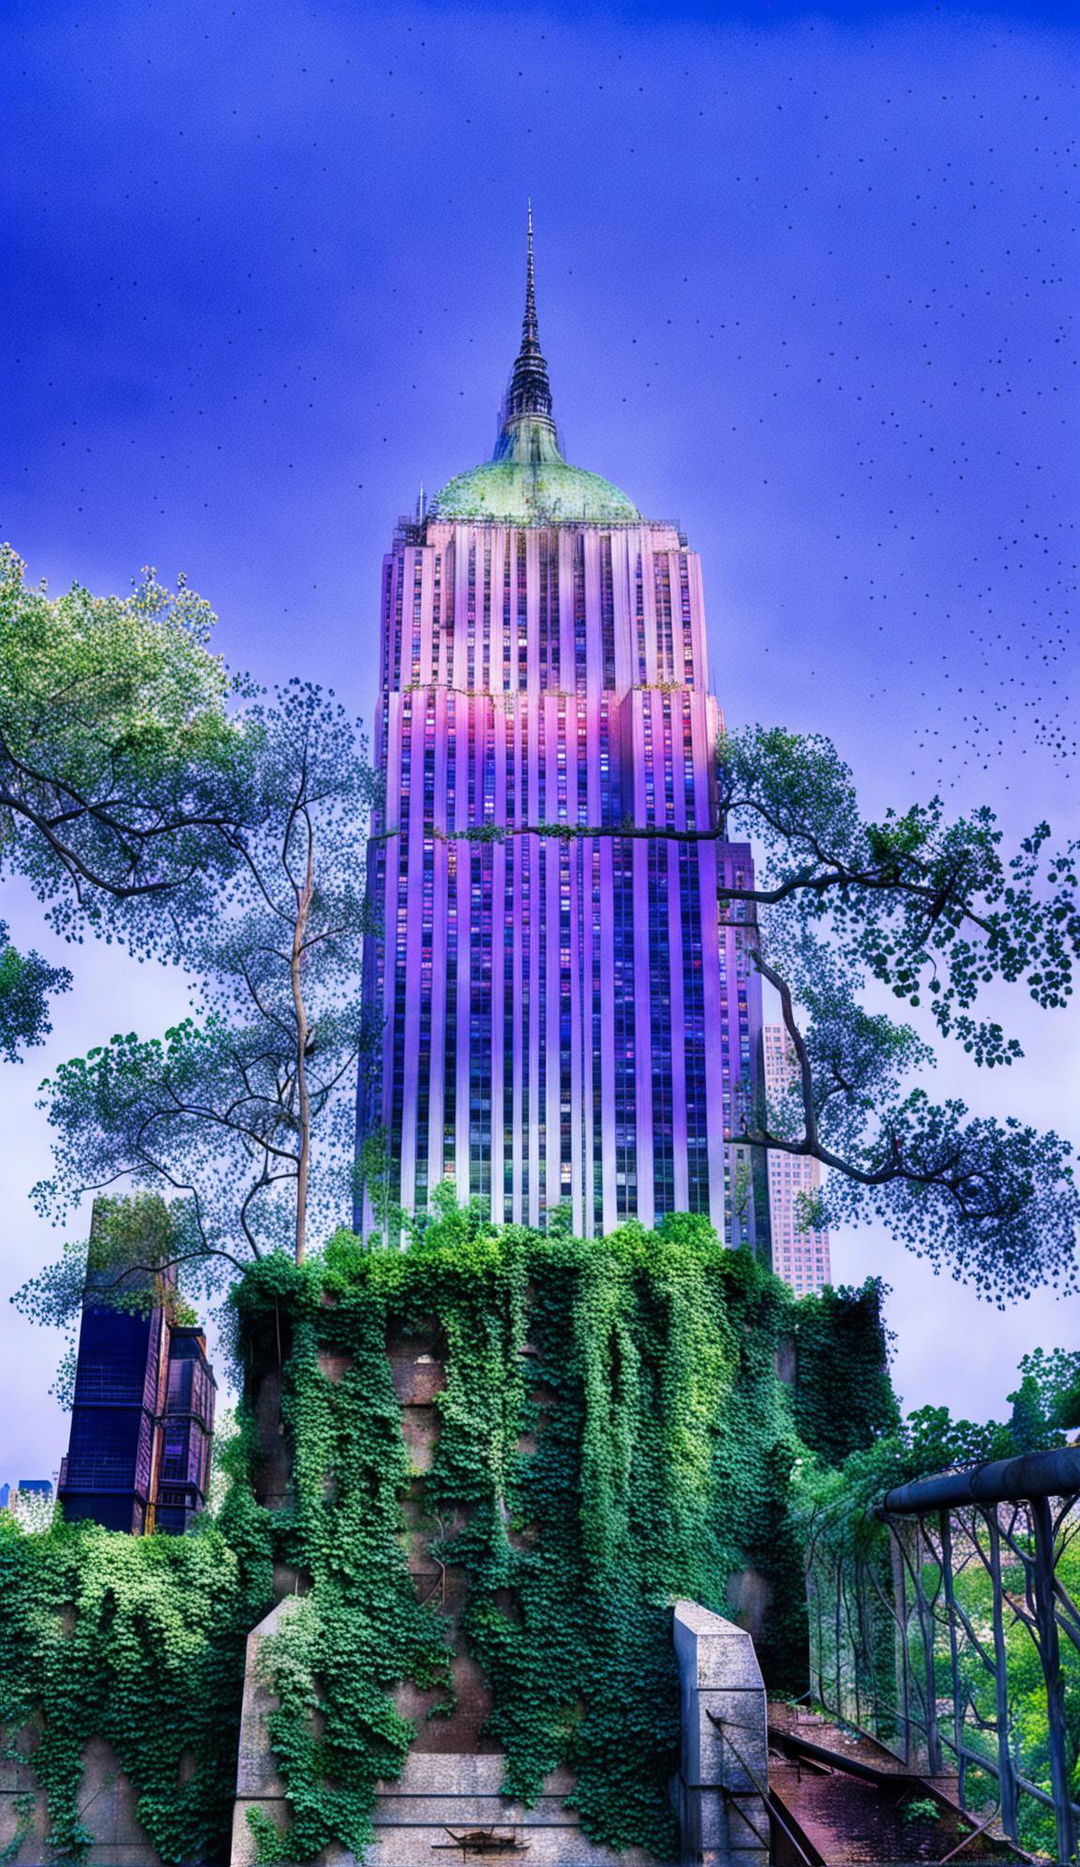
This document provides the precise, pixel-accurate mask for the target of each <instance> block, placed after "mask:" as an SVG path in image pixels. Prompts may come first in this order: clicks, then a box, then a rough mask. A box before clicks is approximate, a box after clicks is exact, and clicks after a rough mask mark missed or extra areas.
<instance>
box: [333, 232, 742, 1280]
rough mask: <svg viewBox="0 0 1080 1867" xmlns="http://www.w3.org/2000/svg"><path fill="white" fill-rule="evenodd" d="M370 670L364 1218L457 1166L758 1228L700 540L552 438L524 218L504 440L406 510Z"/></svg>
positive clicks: (516, 1183)
mask: <svg viewBox="0 0 1080 1867" xmlns="http://www.w3.org/2000/svg"><path fill="white" fill-rule="evenodd" d="M380 682H381V692H380V699H379V707H378V714H377V720H376V757H377V762H378V765H379V769H380V771H381V772H382V774H383V778H384V781H385V808H384V812H383V816H382V820H381V821H380V822H379V824H378V825H377V826H376V827H377V831H378V832H379V834H378V835H377V837H376V840H375V841H374V843H373V845H372V854H371V876H370V881H371V890H372V895H373V898H374V900H375V902H376V904H377V908H378V913H379V916H380V924H381V929H382V933H381V937H380V938H379V939H378V940H377V941H373V942H371V943H370V945H369V951H368V954H367V959H366V967H365V990H366V993H367V996H368V1002H369V1003H370V1004H371V1005H372V1007H373V1009H374V1010H375V1012H376V1015H377V1017H378V1018H379V1019H380V1020H381V1022H382V1051H381V1063H380V1067H379V1069H378V1070H377V1071H375V1072H374V1073H373V1076H372V1078H371V1079H369V1081H368V1083H367V1085H366V1086H362V1090H361V1097H360V1140H361V1143H362V1144H363V1143H364V1142H366V1143H367V1146H366V1148H364V1150H363V1155H362V1158H363V1160H364V1162H365V1164H366V1167H367V1169H368V1176H367V1189H366V1195H365V1199H364V1213H363V1224H364V1229H365V1230H367V1229H368V1228H369V1227H370V1226H371V1225H372V1223H373V1222H374V1219H375V1217H376V1215H377V1213H378V1211H379V1210H380V1206H381V1200H380V1195H381V1196H382V1199H384V1200H389V1201H390V1202H391V1203H394V1204H399V1205H401V1206H403V1207H404V1208H405V1209H406V1210H408V1211H421V1210H423V1209H424V1207H425V1206H426V1204H427V1201H428V1199H429V1197H430V1195H431V1193H432V1190H433V1189H434V1188H435V1187H436V1186H437V1185H438V1184H439V1183H440V1182H442V1181H444V1180H448V1181H449V1182H450V1183H451V1184H452V1185H453V1186H454V1187H455V1189H456V1191H457V1194H458V1197H459V1198H461V1199H466V1198H469V1197H470V1196H478V1197H480V1198H481V1199H482V1200H483V1201H484V1202H485V1203H487V1202H490V1207H491V1212H492V1215H493V1217H494V1218H495V1219H496V1220H506V1221H510V1220H517V1221H522V1222H525V1223H530V1224H534V1225H535V1224H543V1223H544V1222H545V1220H546V1217H547V1215H549V1214H550V1213H551V1212H552V1209H553V1208H555V1207H556V1206H559V1205H562V1204H565V1205H567V1206H568V1207H569V1209H570V1217H571V1222H572V1224H573V1227H574V1229H575V1231H577V1232H578V1233H579V1234H581V1235H583V1236H585V1237H590V1236H596V1235H599V1234H600V1233H602V1232H605V1231H608V1230H610V1229H611V1228H613V1227H614V1226H615V1225H617V1224H619V1223H620V1222H621V1221H622V1220H624V1219H627V1218H631V1217H637V1218H640V1219H641V1220H642V1221H643V1222H644V1223H645V1224H652V1223H653V1222H654V1221H656V1220H657V1219H659V1218H661V1217H662V1216H663V1215H664V1214H666V1213H671V1212H698V1213H704V1214H707V1215H711V1217H712V1219H713V1222H714V1223H715V1224H716V1225H717V1227H718V1228H719V1229H721V1230H722V1231H723V1232H724V1233H725V1235H726V1236H727V1237H728V1238H729V1239H730V1240H731V1241H732V1242H733V1243H735V1242H740V1241H742V1240H746V1241H747V1242H750V1243H751V1244H755V1245H756V1246H757V1247H758V1248H759V1249H767V1238H768V1222H767V1217H766V1206H767V1201H766V1198H765V1194H764V1171H763V1168H762V1170H761V1171H760V1172H754V1171H752V1168H751V1163H750V1161H749V1160H748V1159H746V1158H742V1159H737V1158H735V1155H736V1153H742V1150H735V1149H733V1148H732V1147H731V1145H730V1142H729V1137H730V1136H731V1134H732V1132H733V1131H736V1130H737V1128H738V1124H739V1120H740V1113H741V1110H742V1109H743V1108H744V1106H745V1105H746V1102H747V1098H748V1097H749V1096H750V1095H751V1094H752V1093H753V1092H754V1090H755V1087H756V1082H757V1075H758V1067H759V1066H758V1049H759V1043H760V1022H761V1015H760V997H759V985H758V978H757V975H756V973H755V971H754V969H753V966H752V963H751V961H750V959H749V955H748V951H747V946H746V939H747V936H746V934H745V932H744V931H743V928H742V926H741V924H740V923H741V921H742V912H741V910H740V909H739V908H737V907H728V906H726V905H723V904H721V902H720V901H719V895H720V891H721V888H722V886H723V884H724V883H725V882H726V883H727V884H728V885H729V886H730V885H737V884H738V883H739V882H741V881H744V880H745V879H746V878H747V877H749V875H750V873H751V858H750V849H749V846H748V845H746V844H741V843H729V842H725V841H723V840H720V838H719V836H718V835H717V832H718V830H719V828H720V826H719V823H718V815H717V794H716V782H715V775H714V766H715V745H716V738H717V732H718V729H719V726H720V715H719V710H718V707H717V703H716V701H715V700H714V699H713V697H712V695H711V694H710V692H709V681H708V665H707V648H706V632H705V613H704V606H703V601H702V588H701V570H700V565H699V561H698V559H697V557H696V555H695V554H694V553H693V552H692V551H690V550H689V549H688V548H687V543H686V540H685V538H683V537H682V536H681V535H680V534H679V532H678V530H677V529H676V527H675V526H673V525H671V524H667V523H662V522H657V521H654V520H649V519H645V518H643V517H642V515H641V513H640V512H639V511H638V510H637V508H636V507H635V506H634V505H633V504H632V503H631V501H630V500H629V499H628V498H627V496H626V494H625V493H622V492H620V491H619V490H618V488H617V487H615V486H612V485H611V484H610V483H609V482H608V481H607V480H604V479H601V478H599V477H598V475H596V474H594V473H587V472H585V471H584V470H583V469H581V468H579V467H573V466H570V465H569V463H568V462H567V461H566V459H565V458H564V455H563V451H562V447H561V445H560V438H559V435H558V433H557V431H556V427H555V422H554V420H553V417H552V397H551V388H550V385H549V381H548V373H547V365H546V363H545V361H544V358H543V355H542V354H541V350H540V342H539V334H538V328H537V315H536V298H535V291H534V281H533V255H532V231H531V226H530V233H529V256H528V272H527V287H526V299H525V317H524V323H523V327H522V338H521V349H520V351H519V354H518V357H517V361H516V362H515V364H514V368H513V373H512V375H511V379H510V386H509V389H508V392H507V395H506V399H505V402H504V405H503V410H502V423H501V430H500V433H499V438H498V441H497V444H496V447H495V453H494V456H493V458H492V459H491V460H490V461H489V462H487V463H486V464H485V465H483V466H480V467H476V468H474V469H473V470H472V471H471V472H469V473H464V474H462V475H460V476H459V477H458V478H456V479H453V480H451V481H450V482H449V484H448V485H447V486H445V487H444V488H443V490H442V491H441V492H440V493H439V494H438V495H437V497H436V498H435V499H434V500H433V502H432V504H431V508H430V510H429V511H428V512H427V513H426V514H425V513H423V512H422V511H421V512H420V513H418V515H417V518H416V520H415V521H402V522H401V524H400V526H399V528H398V532H397V536H396V537H395V539H394V544H393V549H392V550H391V552H390V554H389V555H388V557H387V558H386V560H385V563H384V567H383V583H382V663H381V676H380ZM662 828H666V829H669V830H670V831H672V832H673V834H672V835H671V836H662V835H656V834H650V832H655V831H656V830H658V829H662ZM590 831H592V832H593V833H591V834H590V833H589V832H590ZM686 831H692V832H705V833H706V834H705V835H704V836H703V837H702V838H701V839H700V840H685V839H684V840H680V833H682V832H686ZM376 1162H377V1163H378V1165H377V1167H376V1166H375V1163H376ZM373 1180H374V1181H376V1182H377V1184H374V1185H373ZM373 1193H374V1195H375V1197H374V1199H373Z"/></svg>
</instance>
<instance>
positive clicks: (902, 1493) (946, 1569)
mask: <svg viewBox="0 0 1080 1867" xmlns="http://www.w3.org/2000/svg"><path fill="white" fill-rule="evenodd" d="M1078 1532H1080V1449H1074V1448H1061V1449H1059V1450H1057V1451H1053V1452H1043V1453H1030V1454H1027V1455H1026V1456H1024V1457H1022V1458H1016V1459H1011V1460H1000V1461H997V1462H996V1463H995V1464H991V1465H981V1466H974V1467H971V1468H969V1469H967V1470H962V1471H953V1472H943V1473H939V1474H938V1475H937V1476H935V1477H933V1478H928V1479H922V1480H919V1481H917V1482H915V1483H912V1484H907V1485H901V1486H899V1487H897V1489H895V1490H893V1491H890V1492H889V1493H888V1495H887V1496H886V1498H885V1499H884V1502H883V1503H882V1504H881V1505H879V1506H878V1507H877V1508H876V1509H875V1510H874V1511H873V1512H871V1513H861V1512H859V1513H856V1515H855V1517H854V1518H853V1515H852V1506H851V1500H850V1498H847V1499H843V1498H840V1499H838V1500H837V1501H835V1502H834V1503H833V1504H832V1505H830V1507H828V1508H827V1509H822V1510H819V1511H818V1512H817V1513H816V1514H815V1516H814V1518H813V1520H812V1521H811V1523H810V1525H809V1537H808V1549H807V1603H808V1609H809V1621H810V1677H811V1694H812V1696H813V1697H814V1698H816V1699H817V1700H818V1701H819V1702H820V1703H821V1705H822V1706H824V1708H825V1709H826V1710H827V1711H829V1712H830V1713H832V1715H833V1716H835V1717H839V1718H841V1719H842V1720H844V1721H845V1722H846V1723H848V1724H850V1725H851V1726H853V1727H854V1728H855V1729H858V1730H861V1731H864V1732H866V1733H867V1734H868V1735H870V1736H872V1737H875V1738H876V1739H877V1740H878V1741H879V1742H880V1743H884V1744H887V1745H888V1747H889V1748H890V1749H891V1750H892V1751H893V1752H894V1753H895V1754H896V1755H897V1756H898V1757H900V1758H902V1759H903V1761H904V1762H905V1764H907V1765H908V1766H909V1767H912V1768H919V1769H920V1770H921V1771H922V1773H924V1774H925V1775H926V1776H928V1777H948V1778H950V1779H953V1780H955V1783H956V1788H957V1793H958V1796H959V1800H960V1801H961V1803H962V1804H963V1806H964V1808H965V1809H966V1810H967V1811H968V1812H969V1813H971V1814H972V1815H974V1816H976V1817H977V1818H978V1819H979V1820H980V1821H985V1822H986V1823H987V1824H989V1823H991V1822H994V1821H996V1822H998V1823H999V1824H1000V1828H1001V1830H1002V1831H1003V1832H1004V1834H1005V1835H1006V1836H1007V1837H1008V1839H1009V1840H1010V1841H1012V1842H1014V1843H1016V1844H1018V1845H1024V1844H1026V1845H1029V1846H1035V1847H1037V1848H1038V1849H1039V1850H1040V1852H1045V1851H1048V1850H1049V1848H1051V1847H1053V1848H1055V1849H1056V1854H1055V1858H1056V1859H1057V1860H1059V1861H1062V1862H1068V1861H1073V1860H1075V1859H1076V1854H1077V1836H1078V1818H1080V1803H1078V1802H1077V1801H1076V1800H1075V1799H1074V1794H1073V1790H1072V1784H1073V1782H1074V1780H1075V1776H1076V1770H1077V1765H1078V1760H1080V1758H1078V1752H1080V1606H1078V1605H1077V1601H1076V1599H1075V1597H1074V1595H1073V1594H1072V1593H1070V1591H1069V1588H1068V1587H1067V1586H1066V1581H1065V1571H1066V1570H1068V1571H1070V1572H1071V1571H1072V1570H1073V1569H1075V1568H1076V1562H1075V1557H1076V1556H1077V1554H1078V1553H1080V1545H1077V1549H1076V1550H1072V1552H1071V1555H1070V1554H1069V1552H1070V1548H1071V1545H1072V1544H1073V1542H1074V1540H1075V1539H1076V1537H1077V1534H1078Z"/></svg>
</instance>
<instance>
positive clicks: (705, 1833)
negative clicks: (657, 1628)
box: [674, 1601, 769, 1867]
mask: <svg viewBox="0 0 1080 1867" xmlns="http://www.w3.org/2000/svg"><path fill="white" fill-rule="evenodd" d="M674 1632H675V1657H676V1660H677V1662H678V1667H679V1693H680V1701H681V1722H682V1753H681V1757H680V1762H679V1774H678V1776H677V1777H676V1779H675V1800H676V1806H677V1809H678V1816H679V1834H680V1837H681V1853H682V1867H767V1863H768V1859H769V1811H768V1805H767V1802H766V1800H765V1796H764V1795H763V1793H762V1792H763V1790H765V1789H766V1787H767V1785H768V1780H769V1745H768V1728H767V1718H766V1708H765V1686H764V1682H763V1680H762V1677H761V1669H760V1667H759V1666H758V1662H757V1655H756V1653H755V1652H754V1643H753V1641H752V1640H751V1638H750V1635H749V1634H748V1633H744V1631H743V1629H742V1628H741V1627H736V1626H735V1625H734V1623H733V1622H731V1621H725V1620H724V1619H723V1617H722V1615H719V1614H711V1613H710V1612H709V1610H708V1609H707V1608H701V1607H698V1605H697V1603H696V1602H693V1601H677V1602H676V1603H675V1629H674Z"/></svg>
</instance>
